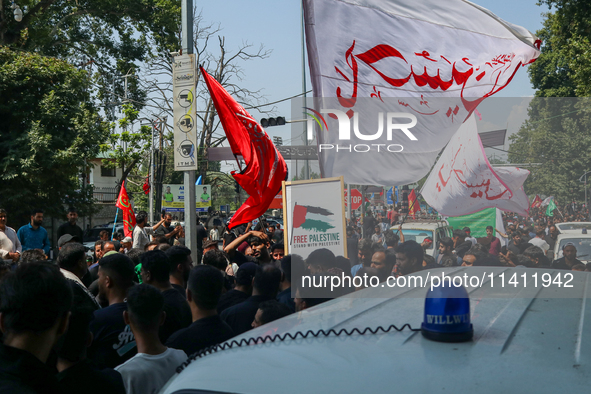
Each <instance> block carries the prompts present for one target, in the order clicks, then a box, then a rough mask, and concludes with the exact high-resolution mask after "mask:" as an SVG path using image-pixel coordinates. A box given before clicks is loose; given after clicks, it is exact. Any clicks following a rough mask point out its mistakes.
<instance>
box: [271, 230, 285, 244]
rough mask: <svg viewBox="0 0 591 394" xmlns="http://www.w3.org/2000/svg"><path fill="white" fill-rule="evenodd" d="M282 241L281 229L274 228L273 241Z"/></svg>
mask: <svg viewBox="0 0 591 394" xmlns="http://www.w3.org/2000/svg"><path fill="white" fill-rule="evenodd" d="M281 241H283V230H281V229H276V230H275V231H274V232H273V242H276V243H277V242H281Z"/></svg>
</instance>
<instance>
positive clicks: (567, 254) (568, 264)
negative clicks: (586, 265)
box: [552, 242, 583, 270]
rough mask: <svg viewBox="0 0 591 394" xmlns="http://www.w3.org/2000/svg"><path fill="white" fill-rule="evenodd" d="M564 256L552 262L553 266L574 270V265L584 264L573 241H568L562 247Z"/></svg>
mask: <svg viewBox="0 0 591 394" xmlns="http://www.w3.org/2000/svg"><path fill="white" fill-rule="evenodd" d="M562 254H563V257H561V258H559V259H558V260H554V262H552V268H554V269H559V270H572V269H573V266H575V265H577V264H583V263H582V262H581V261H579V260H577V248H576V247H575V245H574V244H573V243H572V242H569V243H567V244H566V245H564V246H563V247H562Z"/></svg>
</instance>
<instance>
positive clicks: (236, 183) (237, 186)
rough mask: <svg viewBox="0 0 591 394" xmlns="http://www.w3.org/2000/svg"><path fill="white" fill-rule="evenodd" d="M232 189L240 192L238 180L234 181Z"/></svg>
mask: <svg viewBox="0 0 591 394" xmlns="http://www.w3.org/2000/svg"><path fill="white" fill-rule="evenodd" d="M234 191H235V192H236V193H237V194H240V185H239V184H238V182H235V183H234Z"/></svg>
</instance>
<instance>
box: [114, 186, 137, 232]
mask: <svg viewBox="0 0 591 394" xmlns="http://www.w3.org/2000/svg"><path fill="white" fill-rule="evenodd" d="M115 206H117V208H121V211H123V232H124V233H125V236H126V237H132V236H133V227H134V226H135V213H134V212H133V207H132V206H131V203H130V202H129V198H128V197H127V190H125V184H123V185H121V191H120V192H119V198H118V199H117V203H116V204H115Z"/></svg>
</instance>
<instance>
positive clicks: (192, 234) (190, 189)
mask: <svg viewBox="0 0 591 394" xmlns="http://www.w3.org/2000/svg"><path fill="white" fill-rule="evenodd" d="M181 29H182V32H183V35H182V45H181V47H182V51H183V53H184V54H187V55H190V54H192V53H193V0H182V3H181ZM195 66H197V65H195ZM183 184H184V187H185V246H187V248H189V249H191V259H192V260H193V264H197V262H198V261H199V260H198V259H197V214H196V212H195V210H196V205H195V170H190V171H185V172H184V182H183Z"/></svg>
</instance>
